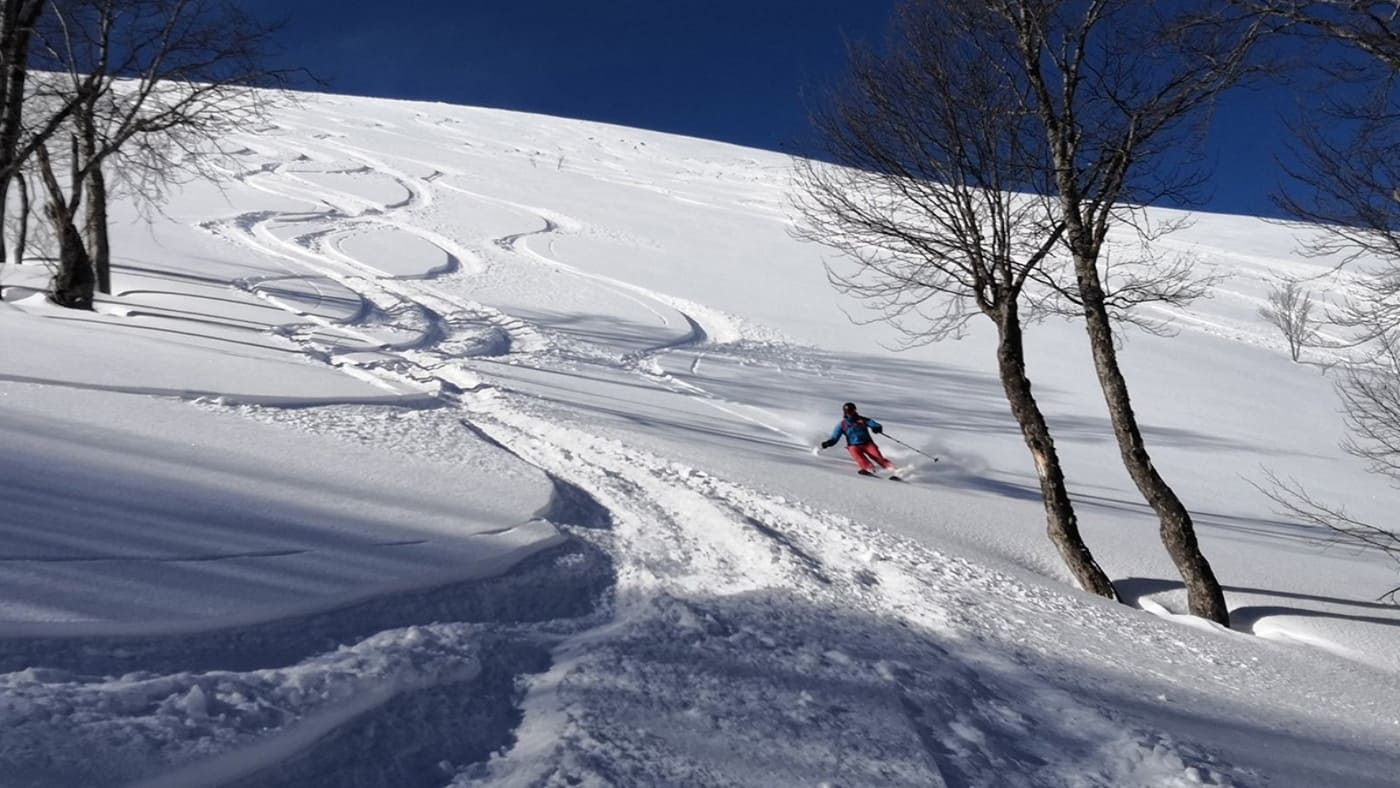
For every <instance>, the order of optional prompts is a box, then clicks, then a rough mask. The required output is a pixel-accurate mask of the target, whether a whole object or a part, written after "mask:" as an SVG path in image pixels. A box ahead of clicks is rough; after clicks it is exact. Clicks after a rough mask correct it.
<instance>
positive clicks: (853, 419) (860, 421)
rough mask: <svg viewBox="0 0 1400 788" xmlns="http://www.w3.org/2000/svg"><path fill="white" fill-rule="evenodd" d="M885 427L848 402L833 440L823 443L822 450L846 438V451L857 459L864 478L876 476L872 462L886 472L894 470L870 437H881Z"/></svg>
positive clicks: (892, 464) (842, 410)
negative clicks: (861, 413) (858, 411)
mask: <svg viewBox="0 0 1400 788" xmlns="http://www.w3.org/2000/svg"><path fill="white" fill-rule="evenodd" d="M884 431H885V429H884V427H881V426H880V422H878V421H876V420H874V419H868V418H866V417H864V416H862V415H860V414H859V413H857V412H856V404H855V403H854V402H847V403H846V404H844V405H842V406H841V421H840V423H838V424H837V425H836V428H835V429H833V430H832V431H831V438H830V439H828V440H824V441H822V448H823V449H829V448H831V447H832V446H835V445H836V441H837V440H838V439H839V438H840V437H841V436H842V435H844V436H846V451H848V452H850V453H851V457H852V458H854V459H855V461H856V466H857V467H859V468H860V470H859V471H857V473H859V474H860V475H862V476H874V475H875V474H874V472H873V471H872V470H871V464H870V463H871V461H872V460H873V461H874V462H875V463H877V464H879V466H880V467H881V468H884V469H885V470H892V469H893V468H894V463H892V462H890V461H889V460H887V459H885V455H883V454H881V453H880V447H879V446H876V445H875V440H874V439H873V438H871V437H870V433H872V432H873V433H875V434H876V435H879V434H880V433H882V432H884ZM890 478H891V479H896V480H897V479H899V477H898V476H891V477H890Z"/></svg>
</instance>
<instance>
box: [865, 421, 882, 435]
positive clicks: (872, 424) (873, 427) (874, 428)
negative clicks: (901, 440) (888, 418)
mask: <svg viewBox="0 0 1400 788" xmlns="http://www.w3.org/2000/svg"><path fill="white" fill-rule="evenodd" d="M865 426H867V427H869V428H870V431H871V432H873V433H875V434H876V435H879V434H880V433H882V432H884V431H885V428H884V427H881V426H880V422H878V421H876V420H874V419H872V418H869V417H867V418H866V419H865Z"/></svg>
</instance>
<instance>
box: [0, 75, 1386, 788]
mask: <svg viewBox="0 0 1400 788" xmlns="http://www.w3.org/2000/svg"><path fill="white" fill-rule="evenodd" d="M228 142H229V143H231V149H233V150H235V151H236V153H234V155H232V156H231V157H229V158H228V159H226V160H223V161H222V162H221V166H222V167H223V168H224V170H225V171H226V174H227V178H226V180H225V181H224V182H223V183H220V184H217V185H216V184H207V183H190V184H186V185H185V186H183V187H182V188H180V189H178V190H177V191H176V194H175V196H174V198H173V199H172V200H171V202H170V203H169V204H168V205H167V206H166V208H165V211H164V213H163V214H162V215H160V216H158V217H156V218H155V219H152V220H150V221H149V222H147V221H144V220H142V219H141V218H140V214H139V212H138V211H137V210H136V208H135V207H134V206H130V205H120V206H114V208H115V211H114V214H115V216H116V227H115V228H114V233H115V238H114V248H115V249H116V250H117V260H116V263H117V270H116V271H115V274H114V284H115V289H116V293H115V294H114V295H113V296H112V297H111V298H109V299H103V300H102V301H101V302H100V304H99V308H98V310H97V312H96V313H95V314H79V313H71V312H65V311H62V310H57V309H55V308H52V307H50V306H47V305H45V303H44V302H43V299H42V295H41V291H42V287H43V281H44V270H43V267H42V266H40V265H34V264H27V265H21V266H15V265H11V266H8V267H6V268H5V269H4V270H3V272H0V285H3V287H4V303H3V304H0V333H3V336H5V338H6V339H7V342H6V353H5V354H4V355H3V357H0V433H3V441H4V442H3V445H4V447H5V449H6V450H5V451H4V452H0V490H3V493H4V497H3V500H4V501H5V502H6V504H7V505H6V506H5V507H4V508H3V509H0V529H3V533H4V535H5V539H4V542H3V548H0V730H3V731H4V733H3V735H0V764H3V769H0V774H3V775H4V776H3V777H0V782H3V784H5V785H35V786H70V785H109V784H134V785H146V786H189V785H250V786H251V785H258V786H262V785H288V786H290V785H297V786H301V785H335V786H341V785H395V786H414V785H424V786H426V785H478V784H487V785H502V786H526V785H755V786H757V785H764V786H769V785H816V784H826V785H845V786H864V785H919V786H926V785H946V786H968V785H997V786H1002V785H1007V786H1093V785H1103V786H1108V785H1113V786H1123V785H1128V786H1133V785H1141V786H1171V785H1239V786H1243V785H1275V786H1321V785H1329V786H1330V785H1337V786H1341V785H1346V786H1386V785H1400V711H1398V710H1400V609H1397V608H1396V607H1394V606H1390V605H1387V604H1383V603H1380V602H1377V601H1375V600H1376V597H1377V596H1378V595H1380V594H1381V593H1383V592H1385V591H1386V590H1388V589H1390V588H1391V587H1393V586H1394V585H1395V584H1396V583H1397V580H1396V570H1395V566H1394V564H1393V563H1388V562H1387V561H1386V560H1385V558H1384V557H1383V556H1378V555H1374V554H1370V553H1366V552H1359V551H1357V550H1354V549H1350V548H1344V547H1340V546H1337V545H1335V544H1331V543H1329V542H1328V540H1327V539H1326V536H1325V535H1324V534H1319V533H1317V532H1316V531H1314V530H1312V529H1310V528H1308V527H1305V526H1303V525H1300V524H1297V523H1292V522H1288V521H1287V520H1285V519H1283V518H1280V517H1279V516H1278V515H1276V514H1275V513H1274V512H1273V511H1271V506H1270V503H1269V501H1268V500H1267V499H1266V498H1265V497H1264V496H1263V495H1262V494H1261V493H1260V492H1259V491H1258V490H1257V489H1256V487H1255V486H1254V485H1255V484H1257V483H1262V481H1263V478H1264V474H1265V469H1269V470H1272V471H1273V472H1275V473H1278V474H1279V475H1282V476H1286V477H1296V478H1298V479H1302V480H1306V482H1307V484H1308V487H1309V489H1310V491H1312V492H1313V493H1314V494H1315V495H1316V496H1318V497H1320V498H1323V499H1327V500H1337V501H1342V502H1345V503H1346V505H1347V507H1348V509H1349V511H1351V512H1352V513H1354V514H1356V515H1358V516H1361V517H1370V518H1375V519H1378V520H1381V521H1384V518H1385V515H1386V513H1387V511H1388V508H1387V507H1388V504H1389V501H1390V500H1391V496H1392V495H1393V491H1392V490H1391V489H1389V488H1388V487H1387V486H1386V485H1385V484H1384V482H1383V481H1381V480H1379V479H1376V478H1375V477H1373V476H1370V475H1367V474H1365V473H1364V472H1363V469H1361V468H1359V467H1358V466H1357V465H1356V464H1355V463H1354V462H1352V461H1351V460H1350V459H1349V458H1347V457H1346V455H1344V454H1343V453H1342V452H1341V451H1340V450H1339V449H1338V448H1337V441H1338V439H1339V437H1340V436H1341V431H1342V423H1341V418H1340V416H1339V414H1338V412H1337V406H1336V403H1335V398H1334V396H1333V394H1332V392H1331V381H1330V379H1329V378H1328V377H1327V376H1326V375H1324V374H1322V372H1321V371H1320V369H1321V367H1320V366H1318V364H1317V363H1314V364H1301V365H1300V364H1293V363H1291V362H1290V361H1289V359H1288V355H1287V349H1286V346H1285V345H1284V343H1283V340H1282V338H1281V337H1279V336H1278V335H1277V333H1276V332H1275V331H1274V330H1273V329H1271V328H1270V327H1269V326H1268V325H1266V324H1265V323H1264V322H1263V321H1262V320H1261V319H1259V318H1258V316H1257V314H1256V311H1257V309H1258V307H1259V306H1261V305H1262V304H1263V303H1264V300H1265V298H1266V296H1267V293H1268V290H1269V287H1270V283H1271V282H1272V281H1274V280H1275V279H1276V278H1277V277H1280V276H1285V275H1287V276H1305V277H1310V278H1311V279H1310V282H1311V284H1312V286H1314V287H1317V288H1318V290H1319V292H1320V293H1324V294H1326V296H1327V297H1337V296H1338V295H1339V294H1344V293H1345V292H1347V288H1348V287H1351V286H1354V283H1355V278H1354V277H1355V274H1352V273H1346V272H1343V273H1337V272H1333V271H1332V270H1331V268H1330V261H1326V260H1305V259H1302V258H1299V257H1297V256H1295V255H1294V254H1293V251H1292V250H1293V248H1294V247H1295V245H1296V238H1297V236H1298V235H1299V234H1305V233H1307V232H1310V231H1309V230H1308V229H1307V228H1301V227H1289V226H1281V225H1278V224H1266V223H1264V222H1260V221H1257V220H1253V219H1250V218H1246V217H1227V216H1209V215H1205V216H1198V217H1196V220H1195V223H1194V225H1193V226H1191V227H1190V228H1189V229H1187V230H1184V231H1181V232H1179V233H1177V234H1174V235H1172V236H1170V237H1169V238H1168V239H1166V240H1164V241H1162V242H1161V244H1162V248H1163V249H1164V250H1166V251H1169V252H1179V253H1186V254H1191V255H1193V256H1195V257H1196V258H1197V259H1198V260H1199V263H1200V264H1201V265H1202V266H1206V267H1209V268H1210V269H1211V270H1213V271H1214V272H1215V273H1216V274H1217V275H1218V276H1219V282H1218V284H1217V285H1216V286H1215V287H1214V288H1213V292H1212V297H1211V298H1209V299H1206V300H1203V301H1201V302H1199V303H1198V304H1196V305H1195V306H1193V307H1192V308H1191V309H1189V310H1185V311H1181V312H1163V313H1161V314H1160V315H1159V317H1160V319H1162V320H1164V321H1166V322H1167V323H1168V324H1169V325H1170V326H1171V327H1172V328H1174V329H1176V331H1177V335H1176V336H1174V337H1169V338H1166V337H1154V336H1143V335H1134V336H1131V337H1130V338H1129V341H1128V343H1127V344H1126V346H1125V348H1124V351H1123V354H1124V363H1125V365H1126V368H1127V372H1128V374H1129V376H1130V377H1129V380H1130V384H1131V385H1132V386H1133V390H1134V394H1135V397H1136V399H1135V405H1136V406H1137V410H1138V412H1139V415H1140V417H1141V418H1142V420H1143V423H1144V425H1145V427H1146V430H1147V435H1148V439H1149V441H1150V446H1151V449H1152V451H1153V457H1154V461H1155V462H1156V464H1157V466H1158V467H1159V469H1161V471H1162V472H1163V474H1164V476H1165V477H1166V478H1167V479H1168V480H1169V481H1170V482H1171V483H1172V484H1173V485H1174V486H1175V487H1176V489H1177V490H1178V492H1179V493H1180V494H1181V495H1182V497H1183V498H1184V499H1185V500H1186V502H1187V503H1188V505H1189V506H1190V507H1192V510H1193V512H1194V514H1195V515H1196V518H1197V524H1198V527H1199V530H1200V537H1201V541H1202V544H1203V546H1204V548H1205V550H1206V553H1207V555H1208V556H1209V557H1210V559H1211V560H1212V562H1213V564H1214V567H1215V570H1216V573H1217V574H1218V575H1219V576H1220V577H1221V578H1222V580H1223V582H1224V583H1225V584H1226V587H1227V598H1228V601H1229V603H1230V606H1231V608H1232V615H1233V629H1232V630H1222V629H1220V628H1217V627H1213V626H1210V625H1205V624H1203V623H1201V622H1199V621H1197V620H1194V619H1190V618H1189V617H1185V616H1183V615H1180V614H1181V613H1182V611H1184V609H1185V603H1184V595H1183V593H1182V591H1181V587H1180V583H1179V582H1178V581H1177V580H1176V579H1175V574H1174V572H1173V569H1172V567H1171V564H1170V562H1169V560H1168V559H1167V557H1166V555H1165V553H1164V551H1163V550H1162V548H1161V546H1160V544H1159V543H1158V541H1157V537H1156V523H1155V520H1154V519H1153V518H1152V517H1151V516H1150V513H1149V512H1148V510H1147V509H1146V507H1145V506H1144V505H1143V504H1142V502H1141V499H1140V498H1139V497H1138V495H1137V494H1136V492H1135V490H1134V489H1133V487H1132V485H1131V483H1130V482H1129V480H1128V479H1127V476H1126V474H1125V473H1124V472H1123V471H1122V469H1121V467H1120V466H1119V463H1118V460H1117V450H1116V447H1115V446H1114V444H1113V441H1112V435H1111V431H1110V429H1109V425H1108V422H1107V417H1106V411H1105V408H1104V406H1103V404H1102V401H1101V398H1100V395H1099V394H1098V392H1097V389H1096V387H1095V384H1094V378H1093V376H1092V372H1091V368H1090V365H1089V359H1088V353H1087V351H1086V346H1085V342H1084V339H1083V336H1082V329H1080V328H1078V327H1077V326H1075V325H1072V324H1067V323H1060V322H1051V323H1046V324H1042V325H1038V326H1035V327H1034V328H1033V329H1032V333H1031V336H1030V338H1029V343H1028V344H1029V350H1030V353H1031V360H1030V370H1029V371H1030V375H1031V378H1032V380H1033V381H1034V382H1035V385H1036V390H1037V393H1038V396H1039V398H1040V400H1041V403H1042V405H1043V407H1045V409H1046V411H1047V413H1048V415H1049V418H1050V421H1051V425H1052V428H1053V429H1054V430H1055V433H1056V436H1057V441H1058V446H1059V448H1060V449H1061V452H1062V455H1063V459H1064V461H1065V467H1066V470H1067V473H1068V476H1069V481H1070V485H1071V489H1072V493H1073V494H1074V497H1075V500H1076V504H1077V506H1078V511H1079V514H1080V517H1081V525H1082V527H1083V530H1084V534H1085V537H1086V540H1087V541H1088V543H1089V544H1090V546H1091V547H1092V548H1093V549H1094V551H1095V553H1096V555H1097V557H1098V559H1099V561H1100V563H1101V564H1102V565H1103V566H1104V567H1105V569H1106V570H1107V571H1108V572H1109V573H1110V575H1111V577H1113V579H1114V580H1115V582H1116V583H1117V585H1118V587H1119V589H1120V591H1121V592H1122V593H1123V594H1124V596H1125V597H1126V598H1127V600H1128V601H1129V602H1130V603H1131V604H1130V605H1126V606H1125V605H1116V604H1112V603H1109V602H1107V601H1105V600H1102V599H1098V598H1095V597H1090V596H1086V595H1084V594H1082V593H1079V592H1078V591H1076V590H1075V589H1074V588H1073V586H1072V584H1071V583H1070V581H1069V578H1068V576H1067V573H1066V572H1065V571H1064V569H1063V568H1062V567H1061V565H1060V563H1059V561H1058V559H1057V557H1056V555H1055V553H1054V550H1053V549H1052V548H1051V546H1050V544H1049V542H1048V540H1046V538H1045V537H1044V534H1043V531H1044V514H1043V509H1042V508H1041V505H1040V503H1039V500H1038V494H1037V487H1036V484H1035V479H1034V473H1033V469H1032V467H1031V464H1030V462H1029V459H1028V457H1027V455H1026V452H1025V449H1024V446H1023V445H1022V444H1021V441H1020V438H1019V433H1018V431H1017V430H1016V427H1015V425H1014V423H1013V422H1012V421H1011V419H1010V417H1009V414H1008V412H1007V408H1006V406H1005V403H1004V401H1003V399H1002V396H1001V393H1000V385H999V384H998V382H997V380H996V378H995V375H994V374H993V369H994V366H993V363H992V362H993V357H992V355H991V343H990V339H991V338H990V336H989V332H987V331H986V330H985V328H984V327H982V326H980V325H978V324H977V323H975V322H974V324H973V331H972V333H971V335H970V336H968V337H967V338H965V339H964V340H961V341H959V342H951V343H943V344H937V345H932V346H929V347H926V348H921V349H917V350H912V351H908V352H900V353H896V352H893V351H891V350H889V349H888V347H890V346H891V345H892V344H893V343H894V342H895V341H896V336H895V335H894V334H893V333H892V332H891V331H890V330H889V329H887V328H885V327H882V326H880V325H879V324H871V325H855V324H853V323H852V322H851V320H849V319H848V313H849V314H857V313H858V312H859V310H860V306H859V305H858V304H854V303H851V302H849V301H845V300H843V299H842V298H841V297H839V296H838V295H837V294H835V293H834V292H833V291H832V290H831V289H830V287H829V286H828V284H827V281H826V277H825V273H824V270H823V266H822V262H823V259H824V257H825V254H826V253H825V252H824V251H823V250H821V249H820V248H817V247H813V246H809V245H803V244H799V243H798V242H796V241H794V240H793V239H792V238H791V237H790V236H789V235H788V232H787V228H788V221H789V219H788V212H787V209H786V207H785V196H784V192H785V189H786V188H787V168H788V163H787V161H786V160H785V159H784V158H783V157H781V156H777V155H775V154H770V153H765V152H760V151H753V150H746V149H741V148H736V147H732V146H727V145H722V144H718V143H713V142H707V141H702V140H694V139H686V138H680V137H675V136H668V135H662V134H657V133H651V132H644V131H638V130H633V129H624V128H618V127H613V126H607V125H602V124H596V123H584V122H578V121H569V120H561V119H555V118H546V117H540V116H531V115H522V114H515V113H508V112H502V111H495V110H482V109H471V108H461V107H451V106H444V105H438V104H423V103H406V102H390V101H382V100H370V99H356V98H347V97H338V96H318V95H308V96H305V97H304V98H303V100H302V102H301V103H300V104H299V105H296V106H290V107H285V108H282V109H280V110H277V111H276V112H275V115H274V116H273V118H272V119H271V122H270V123H269V124H268V125H267V127H265V128H260V129H248V130H246V131H245V132H244V133H242V134H241V135H239V136H238V138H237V139H233V140H229V141H228ZM1164 216H1168V218H1169V215H1165V214H1164ZM1121 241H1122V243H1124V244H1127V243H1129V241H1130V239H1127V238H1123V239H1121ZM1307 360H1309V361H1312V362H1326V361H1329V360H1331V359H1330V358H1328V357H1324V356H1320V355H1317V356H1313V357H1310V358H1309V359H1307ZM851 399H854V400H856V401H857V402H859V403H860V404H861V407H862V410H863V411H864V412H866V413H868V414H869V415H872V416H874V417H876V418H878V419H879V420H880V421H882V422H883V423H884V424H885V425H886V426H887V430H888V437H889V438H891V439H892V440H888V441H883V442H882V445H883V446H884V448H885V449H886V451H887V453H888V454H890V455H891V456H892V457H894V458H895V459H896V460H897V462H898V463H899V464H900V465H901V466H903V467H904V473H905V475H906V477H907V482H906V483H905V484H892V483H890V482H887V481H883V480H872V479H866V478H861V477H858V476H856V475H855V474H854V473H852V470H853V466H852V464H851V463H850V461H849V460H848V459H847V458H845V457H844V456H842V454H841V452H840V451H839V450H831V451H827V452H825V453H819V454H816V455H815V456H814V454H813V452H812V451H811V448H812V446H813V445H814V444H815V443H816V442H817V441H819V440H820V439H822V438H823V437H825V435H826V433H827V432H828V431H829V430H830V429H831V426H832V425H833V424H834V423H835V422H836V421H837V420H838V419H839V415H840V414H839V404H840V403H841V402H842V401H845V400H851ZM896 440H897V441H898V442H894V441H896ZM933 457H937V458H938V461H937V462H934V461H933V459H932V458H933Z"/></svg>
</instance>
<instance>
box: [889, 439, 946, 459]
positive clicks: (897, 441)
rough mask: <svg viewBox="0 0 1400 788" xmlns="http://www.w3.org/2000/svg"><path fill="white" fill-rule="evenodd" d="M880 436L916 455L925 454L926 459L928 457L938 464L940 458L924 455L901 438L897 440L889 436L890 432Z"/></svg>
mask: <svg viewBox="0 0 1400 788" xmlns="http://www.w3.org/2000/svg"><path fill="white" fill-rule="evenodd" d="M880 434H881V435H884V436H885V437H886V438H889V439H890V440H892V441H894V442H895V443H898V444H899V445H900V446H903V447H904V448H906V449H908V450H910V451H912V452H914V453H915V454H923V455H924V456H925V457H928V458H929V459H930V460H933V461H934V462H938V458H937V457H935V456H933V455H931V454H924V453H923V452H921V451H919V450H918V449H916V448H914V447H913V446H910V445H909V444H907V443H905V442H904V441H902V440H900V439H899V438H896V437H895V436H893V435H891V434H889V433H888V432H882V433H880Z"/></svg>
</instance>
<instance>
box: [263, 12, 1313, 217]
mask: <svg viewBox="0 0 1400 788" xmlns="http://www.w3.org/2000/svg"><path fill="white" fill-rule="evenodd" d="M242 4H243V5H244V6H245V7H247V8H249V9H251V10H253V11H254V12H255V13H258V14H260V15H264V16H267V17H268V18H275V17H277V16H279V15H282V16H285V17H286V18H287V20H288V23H287V27H286V28H285V29H284V31H283V33H282V46H283V49H284V52H283V57H285V58H286V59H287V60H288V61H289V62H294V63H296V64H298V65H303V66H306V67H307V68H310V69H311V70H312V71H314V72H315V73H317V74H318V75H321V76H323V77H325V78H327V79H329V80H330V83H331V84H330V89H331V90H333V91H335V92H338V93H351V94H355V95H365V96H384V97H394V98H409V99H424V100H436V101H445V102H450V103H455V104H471V105H479V106H490V107H504V108H509V109H518V110H525V111H530V112H541V113H545V114H550V115H561V116H565V117H574V118H587V119H592V120H603V121H608V122H612V123H619V124H622V125H627V126H637V127H641V128H648V129H656V130H660V131H672V132H678V133H682V134H688V135H692V136H696V137H704V138H709V139H717V140H725V141H727V142H735V143H738V144H742V145H752V146H755V147H764V148H770V149H782V148H783V146H784V145H786V144H788V143H791V142H793V141H795V140H800V139H801V137H802V136H803V135H804V134H805V133H806V130H807V128H806V106H807V105H806V103H805V102H806V101H807V99H805V98H804V91H806V92H807V93H809V94H810V92H811V90H812V88H813V87H816V86H820V85H821V84H823V83H827V82H830V81H832V80H834V79H836V78H838V77H839V75H840V74H841V72H842V70H843V68H844V63H845V50H844V46H845V45H844V41H845V40H846V39H854V40H866V41H878V40H880V39H881V38H882V37H883V33H884V30H885V26H886V24H887V19H888V17H889V14H890V11H891V10H892V8H893V7H894V6H895V4H896V3H895V0H746V1H740V0H591V1H589V2H578V1H577V0H575V1H573V2H561V1H560V0H533V2H532V1H531V0H515V1H514V2H508V1H507V0H399V2H397V3H389V4H385V3H382V2H376V3H370V2H366V1H365V0H298V1H297V2H296V3H286V2H285V0H243V3H242ZM1287 101H1288V99H1287V97H1286V96H1284V95H1282V94H1281V93H1280V92H1279V91H1277V90H1270V91H1264V92H1256V93H1245V92H1236V93H1234V94H1231V95H1230V96H1229V97H1228V98H1227V101H1226V102H1225V104H1224V105H1223V106H1222V107H1221V108H1220V110H1219V112H1218V113H1217V118H1216V122H1215V124H1214V125H1213V127H1212V132H1211V134H1212V140H1211V150H1210V153H1211V155H1212V156H1213V157H1214V158H1215V160H1216V166H1215V174H1214V178H1213V179H1212V185H1211V191H1212V195H1211V197H1210V199H1209V200H1208V202H1207V203H1206V205H1205V206H1204V207H1205V209H1206V210H1212V211H1220V212H1227V213H1252V214H1272V213H1273V208H1272V206H1271V205H1270V204H1269V202H1268V197H1267V193H1268V191H1269V190H1270V189H1271V188H1272V187H1273V186H1274V185H1275V184H1276V182H1277V181H1278V175H1277V168H1276V166H1275V163H1274V162H1275V156H1276V155H1279V153H1280V150H1281V148H1282V145H1283V143H1284V142H1285V134H1286V129H1284V127H1283V125H1282V121H1281V120H1280V119H1279V112H1278V108H1279V107H1280V106H1281V104H1283V103H1286V102H1287Z"/></svg>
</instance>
